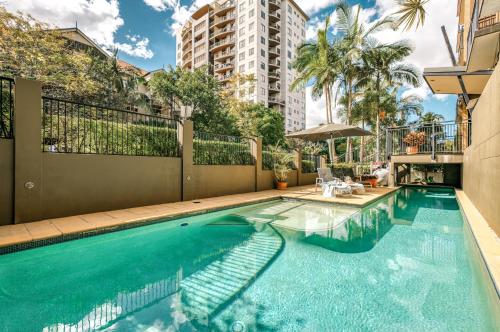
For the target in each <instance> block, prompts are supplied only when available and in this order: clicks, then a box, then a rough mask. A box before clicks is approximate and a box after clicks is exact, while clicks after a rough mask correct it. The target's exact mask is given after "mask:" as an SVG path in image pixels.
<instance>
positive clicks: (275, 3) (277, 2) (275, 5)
mask: <svg viewBox="0 0 500 332" xmlns="http://www.w3.org/2000/svg"><path fill="white" fill-rule="evenodd" d="M280 8H281V0H269V10H279V9H280Z"/></svg>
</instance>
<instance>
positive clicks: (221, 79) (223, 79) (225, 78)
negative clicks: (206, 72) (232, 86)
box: [217, 72, 234, 83]
mask: <svg viewBox="0 0 500 332" xmlns="http://www.w3.org/2000/svg"><path fill="white" fill-rule="evenodd" d="M233 76H234V74H233V73H232V72H229V73H227V74H223V75H217V79H218V80H219V82H221V83H222V82H227V81H229V80H230V79H231V77H233Z"/></svg>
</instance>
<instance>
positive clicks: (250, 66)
mask: <svg viewBox="0 0 500 332" xmlns="http://www.w3.org/2000/svg"><path fill="white" fill-rule="evenodd" d="M254 65H255V62H254V61H253V60H252V61H250V62H249V63H248V68H253V67H254Z"/></svg>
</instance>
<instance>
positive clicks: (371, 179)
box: [361, 174, 377, 188]
mask: <svg viewBox="0 0 500 332" xmlns="http://www.w3.org/2000/svg"><path fill="white" fill-rule="evenodd" d="M361 181H368V182H369V183H370V184H371V186H372V188H376V187H377V177H376V176H375V175H370V174H364V175H361Z"/></svg>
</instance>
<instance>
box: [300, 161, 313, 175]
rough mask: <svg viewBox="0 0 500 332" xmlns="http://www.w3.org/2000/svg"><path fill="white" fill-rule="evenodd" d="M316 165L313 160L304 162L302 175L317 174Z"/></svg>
mask: <svg viewBox="0 0 500 332" xmlns="http://www.w3.org/2000/svg"><path fill="white" fill-rule="evenodd" d="M316 172H317V170H316V163H315V162H314V161H312V160H302V173H316Z"/></svg>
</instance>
